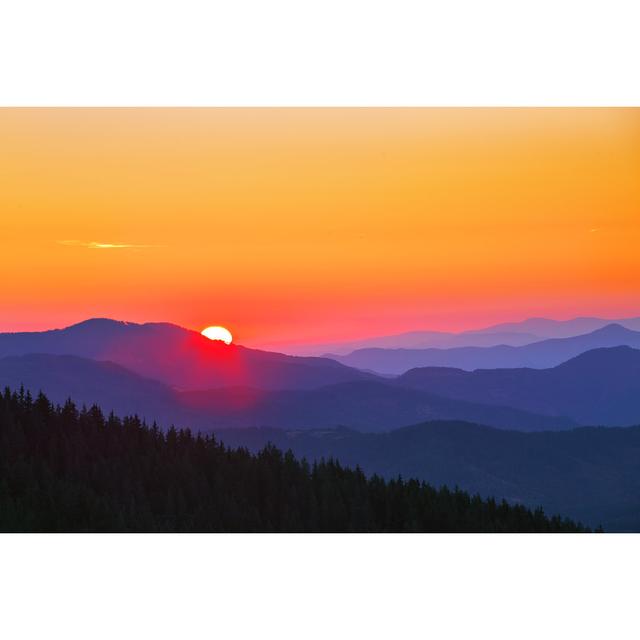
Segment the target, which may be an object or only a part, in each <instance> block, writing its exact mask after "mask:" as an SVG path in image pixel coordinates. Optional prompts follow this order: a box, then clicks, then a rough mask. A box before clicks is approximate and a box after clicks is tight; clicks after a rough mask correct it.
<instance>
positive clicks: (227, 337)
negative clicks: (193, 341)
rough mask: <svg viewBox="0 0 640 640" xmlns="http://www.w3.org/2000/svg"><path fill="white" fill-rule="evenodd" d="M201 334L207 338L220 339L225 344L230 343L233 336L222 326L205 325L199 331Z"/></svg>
mask: <svg viewBox="0 0 640 640" xmlns="http://www.w3.org/2000/svg"><path fill="white" fill-rule="evenodd" d="M201 333H202V335H203V336H204V337H205V338H209V340H221V341H222V342H224V343H225V344H231V342H232V341H233V336H232V335H231V332H230V331H229V330H228V329H225V328H224V327H207V328H206V329H203V330H202V331H201Z"/></svg>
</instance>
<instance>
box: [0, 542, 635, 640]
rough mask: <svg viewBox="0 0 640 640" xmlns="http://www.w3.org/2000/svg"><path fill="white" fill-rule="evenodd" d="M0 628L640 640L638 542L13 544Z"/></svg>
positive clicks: (11, 634) (231, 635)
mask: <svg viewBox="0 0 640 640" xmlns="http://www.w3.org/2000/svg"><path fill="white" fill-rule="evenodd" d="M0 543H1V544H0V566H2V574H3V577H2V580H1V581H0V602H2V616H0V633H1V634H2V637H4V638H11V640H22V639H27V638H29V639H31V638H51V639H54V640H55V639H57V638H60V639H63V640H75V639H76V638H78V639H82V640H85V639H86V638H91V639H92V640H102V639H104V640H112V639H113V638H125V639H126V638H135V639H136V640H139V639H141V638H153V639H155V640H160V639H163V638H171V639H175V638H189V639H194V638H213V637H215V638H224V640H233V639H235V638H238V639H243V640H244V639H247V638H278V639H280V638H296V639H299V638H309V639H314V640H315V639H316V638H317V639H318V640H327V639H331V640H337V639H341V638H345V639H346V638H350V639H351V638H363V639H365V640H376V639H378V638H380V639H384V640H389V639H390V638H401V639H402V640H411V639H413V638H415V639H416V640H417V639H420V640H423V639H424V638H429V637H432V638H437V639H438V640H445V639H449V638H451V639H454V638H455V639H459V638H480V639H482V638H487V639H489V638H491V639H498V640H499V639H503V638H504V639H505V640H506V639H508V640H513V639H514V638H518V640H528V639H531V640H540V639H541V638H545V639H555V638H587V639H589V638H615V639H616V640H624V639H625V638H633V639H634V640H635V638H636V637H637V618H636V615H637V603H636V592H637V590H636V588H635V586H636V576H637V575H638V572H639V571H640V555H639V554H638V553H637V538H636V537H635V536H625V535H611V536H596V535H592V536H580V535H558V536H526V535H520V536H518V535H494V536H490V535H487V536H480V535H478V536H467V535H458V536H455V535H451V536H446V535H404V536H402V535H388V536H382V535H359V536H348V535H333V536H332V535H325V536H321V535H317V536H300V535H298V536H296V535H280V536H278V535H253V536H251V535H244V536H238V535H237V536H232V535H210V536H207V535H183V536H179V535H175V536H163V535H155V536H117V535H116V536H99V535H96V536H73V535H66V536H64V535H61V536H5V537H3V538H2V539H1V540H0Z"/></svg>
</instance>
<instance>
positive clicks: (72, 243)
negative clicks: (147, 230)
mask: <svg viewBox="0 0 640 640" xmlns="http://www.w3.org/2000/svg"><path fill="white" fill-rule="evenodd" d="M58 244H62V245H65V246H67V247H84V248H85V249H151V248H153V247H159V246H160V245H157V244H121V243H112V242H83V241H82V240H58Z"/></svg>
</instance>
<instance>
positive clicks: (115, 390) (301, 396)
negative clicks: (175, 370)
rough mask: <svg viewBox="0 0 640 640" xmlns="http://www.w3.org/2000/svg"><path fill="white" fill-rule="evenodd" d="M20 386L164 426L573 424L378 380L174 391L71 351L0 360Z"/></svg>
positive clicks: (8, 381) (5, 377)
mask: <svg viewBox="0 0 640 640" xmlns="http://www.w3.org/2000/svg"><path fill="white" fill-rule="evenodd" d="M21 384H24V385H25V387H26V388H27V389H29V390H30V391H31V392H32V393H34V394H35V393H37V392H38V391H40V390H42V391H44V392H45V393H47V395H49V396H50V397H51V399H52V400H54V401H56V402H64V401H65V400H66V399H67V398H69V397H71V398H72V399H73V400H74V401H75V402H78V403H84V404H86V405H91V404H93V403H95V404H98V405H99V406H100V407H101V408H102V409H103V410H104V411H105V412H109V411H111V410H113V411H115V412H116V413H121V414H122V413H137V414H139V415H140V416H142V417H145V418H146V419H147V420H148V421H153V420H156V421H158V422H159V424H161V425H163V426H168V425H169V424H171V423H175V424H180V425H188V426H191V427H193V428H198V429H211V428H214V427H255V426H277V427H285V428H317V427H333V426H337V425H344V426H348V427H351V428H354V429H360V430H364V431H383V430H388V429H393V428H396V427H401V426H404V425H406V424H411V423H413V422H415V421H417V420H433V419H464V420H473V421H476V422H482V423H484V424H491V425H495V426H497V427H502V428H511V429H523V430H527V431H528V430H540V429H562V428H570V427H572V426H575V425H576V423H575V421H573V420H571V419H570V418H564V417H549V416H539V415H535V414H532V413H530V412H527V411H521V410H518V409H511V408H510V407H499V406H489V405H485V404H481V403H472V402H465V401H461V400H451V399H449V398H443V397H441V396H438V395H436V394H433V393H429V392H425V391H420V390H416V389H405V388H401V387H398V386H392V385H390V384H385V383H382V382H376V381H374V382H369V381H357V382H347V383H341V384H336V385H330V386H326V387H322V388H319V389H313V390H287V391H265V390H260V389H255V388H247V387H230V388H224V389H212V390H206V391H176V390H174V389H171V388H169V387H168V386H166V385H163V384H161V383H159V382H155V381H152V380H149V379H145V378H142V377H140V376H138V375H137V374H134V373H132V372H130V371H128V370H126V369H124V368H123V367H121V366H119V365H116V364H113V363H109V362H98V361H94V360H89V359H84V358H78V357H77V356H53V355H46V354H40V355H38V354H32V355H28V356H20V357H8V358H3V359H0V386H2V387H4V386H10V387H13V388H17V387H19V386H20V385H21Z"/></svg>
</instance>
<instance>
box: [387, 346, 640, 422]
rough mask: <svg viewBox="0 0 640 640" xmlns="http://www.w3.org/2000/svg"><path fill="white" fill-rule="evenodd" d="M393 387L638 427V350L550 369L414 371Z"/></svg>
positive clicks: (589, 356) (607, 352)
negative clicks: (399, 386)
mask: <svg viewBox="0 0 640 640" xmlns="http://www.w3.org/2000/svg"><path fill="white" fill-rule="evenodd" d="M395 383H396V384H399V385H401V386H404V387H409V388H413V389H422V390H425V391H429V392H431V393H436V394H438V395H442V396H445V397H447V398H451V399H458V400H464V401H467V402H483V403H485V404H498V405H501V406H503V405H506V406H510V407H516V408H519V409H522V410H525V411H531V412H534V413H541V414H543V415H560V416H569V417H571V418H573V419H574V420H576V421H577V422H579V423H580V424H593V425H597V424H603V425H620V426H625V425H630V424H640V350H637V349H633V348H631V347H626V346H623V347H609V348H601V349H593V350H591V351H587V352H585V353H582V354H580V355H579V356H576V357H575V358H572V359H571V360H568V361H566V362H564V363H562V364H560V365H558V366H556V367H554V368H551V369H477V370H475V371H463V370H462V369H450V368H440V367H426V368H419V369H412V370H410V371H407V372H406V373H405V374H403V375H401V376H400V377H399V378H396V380H395Z"/></svg>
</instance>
